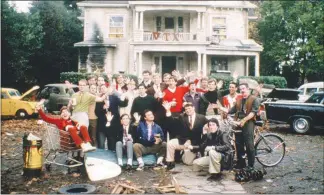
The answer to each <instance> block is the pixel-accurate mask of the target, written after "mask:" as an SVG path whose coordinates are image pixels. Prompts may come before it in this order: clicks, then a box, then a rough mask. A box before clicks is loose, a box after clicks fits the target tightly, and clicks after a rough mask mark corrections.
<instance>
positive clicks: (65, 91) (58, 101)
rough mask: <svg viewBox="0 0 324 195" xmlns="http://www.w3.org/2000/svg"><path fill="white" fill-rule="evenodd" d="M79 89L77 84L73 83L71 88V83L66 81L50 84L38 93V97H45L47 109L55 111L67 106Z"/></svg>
mask: <svg viewBox="0 0 324 195" xmlns="http://www.w3.org/2000/svg"><path fill="white" fill-rule="evenodd" d="M78 90H79V89H78V86H77V85H72V88H69V85H67V84H64V83H57V84H48V85H45V86H44V88H43V89H42V90H40V92H39V93H38V94H37V99H38V100H40V99H45V100H46V101H45V103H44V106H45V108H46V110H47V111H48V112H55V111H59V110H60V109H61V108H62V106H66V105H67V104H68V103H69V100H70V98H71V96H72V95H73V94H74V93H75V92H77V91H78Z"/></svg>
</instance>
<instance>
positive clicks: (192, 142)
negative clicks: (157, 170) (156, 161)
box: [163, 101, 207, 169]
mask: <svg viewBox="0 0 324 195" xmlns="http://www.w3.org/2000/svg"><path fill="white" fill-rule="evenodd" d="M163 107H164V108H165V110H166V122H167V123H169V124H172V125H170V126H172V127H171V129H173V130H175V129H178V131H177V132H176V136H175V138H174V139H171V140H170V141H168V143H167V156H166V162H167V166H168V169H173V168H174V167H175V162H174V161H175V159H174V155H175V151H176V150H180V151H181V150H184V154H183V155H182V161H183V162H184V163H185V164H187V165H191V164H192V162H193V161H194V159H195V158H196V151H194V150H192V147H191V146H196V145H200V143H201V134H202V130H203V127H204V125H205V124H206V123H207V119H206V117H205V116H204V115H201V114H198V113H196V112H195V108H194V106H193V105H192V103H190V102H188V103H187V104H185V106H184V110H185V113H184V114H180V115H179V117H173V116H171V111H170V109H171V103H169V102H167V101H165V102H163Z"/></svg>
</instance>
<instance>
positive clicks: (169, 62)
mask: <svg viewBox="0 0 324 195" xmlns="http://www.w3.org/2000/svg"><path fill="white" fill-rule="evenodd" d="M176 63H177V57H176V56H162V75H163V74H164V73H170V74H171V72H172V71H173V70H176V69H177V66H176Z"/></svg>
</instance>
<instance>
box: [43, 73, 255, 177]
mask: <svg viewBox="0 0 324 195" xmlns="http://www.w3.org/2000/svg"><path fill="white" fill-rule="evenodd" d="M152 72H153V73H152ZM107 78H108V80H105V79H104V78H103V77H101V76H99V77H97V76H95V75H91V76H89V77H88V79H87V80H83V79H82V80H80V81H79V82H78V85H79V91H78V92H77V93H74V94H73V95H72V97H71V99H70V101H69V104H68V105H67V106H64V107H62V109H61V118H60V119H53V118H51V117H49V116H47V115H46V114H44V112H43V111H42V109H41V108H40V106H38V107H37V110H38V112H39V114H40V116H41V118H42V119H44V120H45V121H47V122H49V123H54V124H56V125H57V127H58V128H59V129H61V130H66V131H69V132H70V134H71V137H72V139H73V140H74V141H75V143H76V145H77V146H79V147H81V148H82V150H83V151H84V152H88V151H91V150H95V149H96V148H101V149H105V143H107V148H108V150H112V151H114V152H116V155H117V160H118V164H119V165H120V166H123V163H124V162H123V160H122V159H123V154H124V153H125V154H126V156H127V162H126V169H131V168H132V162H133V156H134V154H135V156H136V159H137V161H138V164H139V166H138V167H137V170H143V169H144V166H145V164H144V161H143V155H146V154H156V155H157V162H156V165H157V166H163V167H165V166H166V167H167V168H168V169H172V168H174V167H175V160H177V159H179V160H182V161H183V163H185V164H187V165H193V166H194V169H196V170H203V169H206V168H207V169H208V171H209V173H210V174H211V179H215V178H219V176H220V171H221V167H223V166H224V167H226V165H227V164H228V163H229V162H227V160H228V159H230V158H229V157H228V155H230V154H231V150H232V146H231V142H230V140H229V136H228V132H227V131H225V130H223V129H222V128H221V125H220V122H219V121H218V120H217V119H216V118H212V119H209V120H208V119H207V118H206V115H208V114H221V115H222V116H233V117H234V118H235V119H237V120H239V121H240V126H241V127H242V133H241V134H238V135H236V141H237V145H236V148H237V159H238V164H237V166H238V167H240V168H243V167H245V166H246V165H245V159H244V158H243V156H244V155H245V149H244V146H245V147H246V153H247V158H248V166H250V167H253V166H254V147H253V142H254V141H253V129H254V119H255V116H256V114H257V112H258V107H259V101H258V99H257V98H256V97H255V96H253V95H250V93H249V87H248V84H246V83H242V84H240V85H239V88H240V92H241V93H237V84H236V83H235V82H231V83H230V85H229V89H228V91H229V94H227V95H225V96H223V97H222V95H223V94H222V91H221V87H222V81H219V82H217V81H216V80H215V79H208V78H205V77H202V76H201V75H200V74H195V73H194V72H188V73H187V74H186V75H185V76H184V77H182V76H181V74H180V73H179V72H178V71H173V72H172V73H171V74H169V73H165V74H164V75H163V79H161V77H160V74H159V73H155V72H154V71H148V70H145V71H143V73H142V79H143V80H142V81H141V82H139V83H137V82H136V81H135V80H132V79H129V78H127V77H124V75H121V74H120V75H117V76H116V77H114V78H112V76H111V74H107ZM67 83H68V82H67ZM70 111H72V112H70ZM232 114H233V115H232ZM79 132H80V133H79ZM179 151H180V152H179Z"/></svg>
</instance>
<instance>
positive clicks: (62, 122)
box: [38, 109, 77, 130]
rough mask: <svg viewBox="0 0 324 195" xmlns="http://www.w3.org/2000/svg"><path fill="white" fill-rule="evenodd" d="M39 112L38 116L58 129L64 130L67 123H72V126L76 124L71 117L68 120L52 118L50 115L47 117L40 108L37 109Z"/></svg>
mask: <svg viewBox="0 0 324 195" xmlns="http://www.w3.org/2000/svg"><path fill="white" fill-rule="evenodd" d="M38 113H39V116H40V117H41V118H42V119H43V120H44V121H45V122H48V123H51V124H54V125H56V126H57V128H58V129H60V130H65V127H66V126H67V125H72V126H75V125H77V122H75V121H73V122H72V120H71V119H69V120H64V119H63V118H52V117H49V116H47V115H46V114H45V113H44V112H43V110H42V109H40V110H39V111H38Z"/></svg>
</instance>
